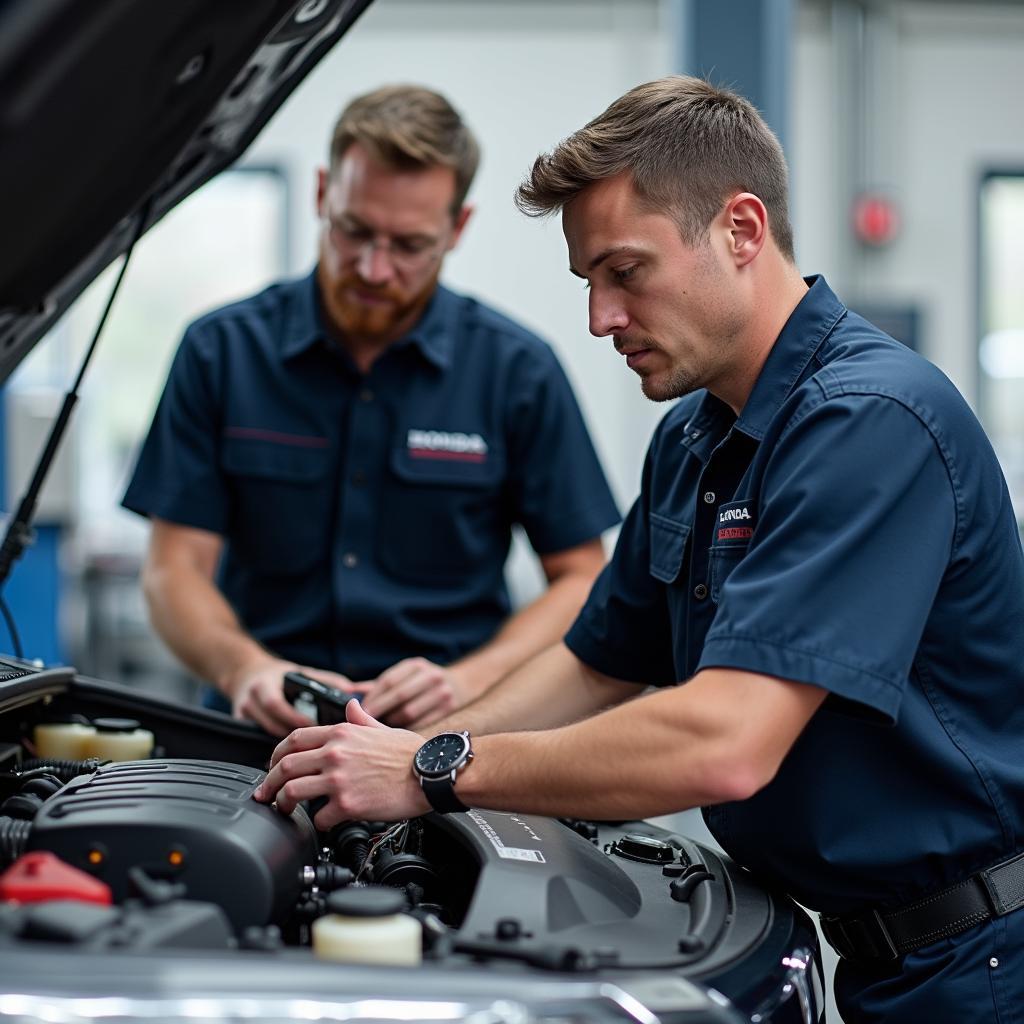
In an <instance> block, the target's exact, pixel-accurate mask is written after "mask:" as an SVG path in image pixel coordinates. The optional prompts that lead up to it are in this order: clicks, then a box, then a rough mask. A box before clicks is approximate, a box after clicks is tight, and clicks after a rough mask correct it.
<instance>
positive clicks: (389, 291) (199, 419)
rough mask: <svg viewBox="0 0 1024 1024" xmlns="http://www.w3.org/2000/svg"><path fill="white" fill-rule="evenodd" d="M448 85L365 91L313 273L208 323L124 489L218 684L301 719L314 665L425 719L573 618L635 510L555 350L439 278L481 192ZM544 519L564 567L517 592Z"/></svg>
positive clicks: (189, 636) (160, 575)
mask: <svg viewBox="0 0 1024 1024" xmlns="http://www.w3.org/2000/svg"><path fill="white" fill-rule="evenodd" d="M478 156H479V154H478V148H477V144H476V141H475V140H474V138H473V136H472V134H471V132H470V131H469V129H468V128H467V127H466V125H465V124H464V123H463V121H462V120H461V118H460V117H459V115H458V114H457V113H456V111H455V110H453V109H452V107H451V106H450V104H449V103H448V102H447V101H446V100H445V99H444V98H443V97H441V96H439V95H438V94H437V93H434V92H432V91H430V90H427V89H423V88H419V87H412V86H389V87H385V88H382V89H378V90H376V91H374V92H372V93H369V94H367V95H365V96H362V97H360V98H358V99H356V100H354V101H353V102H352V103H351V104H349V106H348V107H346V109H345V110H344V111H343V112H342V114H341V117H340V118H339V120H338V122H337V125H336V127H335V130H334V135H333V139H332V143H331V152H330V164H329V167H328V168H326V169H321V170H320V171H319V172H318V182H317V196H316V206H317V214H318V216H319V217H320V220H321V235H320V245H319V260H318V263H317V266H316V268H315V269H314V270H313V272H312V273H311V274H310V275H308V276H307V277H304V278H302V279H299V280H296V281H285V282H280V283H277V284H274V285H272V286H271V287H270V288H268V289H266V290H265V291H263V292H261V293H260V294H258V295H256V296H253V297H251V298H248V299H244V300H243V301H241V302H237V303H234V304H232V305H229V306H226V307H224V308H222V309H218V310H215V311H214V312H212V313H210V314H208V315H206V316H204V317H202V318H201V319H199V320H197V321H196V322H195V323H193V324H192V325H191V326H190V327H189V328H188V330H187V331H186V333H185V336H184V338H183V340H182V343H181V346H180V348H179V350H178V353H177V355H176V357H175V360H174V363H173V366H172V368H171V371H170V375H169V378H168V381H167V385H166V388H165V390H164V394H163V396H162V398H161V400H160V403H159V406H158V408H157V411H156V414H155V417H154V420H153V424H152V426H151V428H150V431H149V435H148V437H147V438H146V441H145V444H144V446H143V448H142V451H141V454H140V456H139V460H138V464H137V466H136V468H135V473H134V476H133V478H132V480H131V483H130V485H129V487H128V490H127V493H126V495H125V498H124V505H125V507H127V508H129V509H132V510H133V511H136V512H139V513H141V514H143V515H146V516H148V517H149V518H150V519H151V523H152V529H151V535H150V542H149V548H148V553H147V557H146V562H145V566H144V569H143V588H144V592H145V595H146V600H147V604H148V607H149V612H150V617H151V619H152V621H153V624H154V626H155V628H156V629H157V631H158V632H159V633H160V635H161V636H162V637H163V639H164V640H165V641H166V643H167V644H168V645H169V646H170V648H171V649H172V650H173V651H174V652H175V654H176V655H177V656H178V657H179V658H180V659H181V660H182V662H184V664H185V665H186V666H188V668H189V669H191V670H192V671H193V672H194V673H196V674H197V675H198V676H199V677H200V678H202V679H204V680H206V681H208V682H209V683H210V684H211V686H210V688H209V691H208V693H207V695H206V697H205V698H204V703H206V704H207V705H208V706H213V707H220V708H221V709H222V710H232V711H233V713H234V714H235V716H236V717H240V718H246V719H250V720H252V721H255V722H257V723H259V724H260V725H261V726H263V728H264V729H266V730H267V731H268V732H270V733H273V734H276V735H284V734H286V733H287V732H289V731H290V730H291V729H293V728H295V727H298V726H302V725H307V724H308V719H307V718H306V717H305V716H303V715H302V714H301V713H300V712H298V711H297V710H295V709H294V708H293V707H292V706H291V705H290V704H288V703H287V701H286V700H285V698H284V695H283V692H282V680H283V676H284V673H285V672H287V671H289V670H293V669H300V670H301V671H303V672H304V673H305V674H307V675H309V676H312V677H313V678H315V679H317V680H319V681H321V682H323V683H327V684H329V685H331V686H334V687H337V688H338V689H340V690H343V691H346V692H350V693H356V694H359V695H360V696H361V697H362V698H363V700H364V704H365V706H366V708H367V710H368V711H369V712H370V713H371V714H372V715H374V716H375V717H377V718H382V719H383V720H385V721H387V722H389V723H390V724H392V725H396V726H408V727H412V728H419V727H422V726H424V725H428V724H429V723H430V722H432V721H435V720H437V719H439V718H441V717H442V716H443V715H445V714H447V713H448V712H449V711H451V710H453V709H454V708H457V707H459V706H461V705H462V704H464V703H466V702H467V701H469V700H471V699H473V698H474V697H476V696H478V695H479V694H480V693H482V692H483V691H485V690H486V689H488V688H489V687H490V686H491V685H492V684H493V683H494V682H496V681H497V680H498V679H499V678H501V677H502V676H504V675H506V674H507V673H508V672H509V671H511V670H512V669H513V668H515V667H517V666H518V665H520V664H522V663H523V662H525V661H526V660H528V659H529V658H530V656H531V655H533V654H534V653H536V652H538V651H540V650H542V649H544V648H545V647H547V646H549V645H550V644H552V643H554V642H555V641H557V640H559V639H560V638H561V636H562V635H563V634H564V632H565V630H566V629H567V628H568V627H569V625H570V624H571V622H572V621H573V619H574V617H575V615H576V613H577V612H578V611H579V608H580V606H581V605H582V603H583V600H584V599H585V597H586V595H587V593H588V591H589V588H590V584H591V583H592V581H593V579H594V578H595V576H596V575H597V573H598V572H599V571H600V569H601V567H602V566H603V564H604V552H603V549H602V546H601V540H600V535H601V533H602V531H604V530H605V529H607V528H608V527H610V526H612V525H614V524H615V523H616V522H617V520H618V513H617V510H616V508H615V504H614V501H613V499H612V496H611V493H610V491H609V489H608V485H607V483H606V481H605V478H604V475H603V473H602V471H601V468H600V465H599V463H598V460H597V457H596V455H595V452H594V449H593V445H592V444H591V441H590V438H589V437H588V435H587V431H586V427H585V425H584V423H583V420H582V417H581V415H580V411H579V408H578V406H577V404H576V401H575V398H574V397H573V395H572V392H571V390H570V387H569V384H568V381H567V379H566V377H565V374H564V372H563V370H562V368H561V367H560V366H559V364H558V362H557V360H556V358H555V356H554V354H553V353H552V351H551V349H550V348H549V347H548V346H547V345H546V344H545V343H544V342H543V341H541V340H540V339H538V338H537V337H535V336H534V335H533V334H531V333H530V332H528V331H526V330H525V329H524V328H522V327H521V326H519V325H518V324H516V323H514V322H513V321H511V320H509V319H508V318H507V317H504V316H502V315H501V314H499V313H497V312H495V311H494V310H492V309H489V308H488V307H487V306H485V305H483V304H482V303H480V302H477V301H475V300H473V299H471V298H467V297H463V296H460V295H456V294H455V293H453V292H452V291H450V290H448V289H447V288H444V287H442V286H441V285H440V284H439V280H438V279H439V275H440V272H441V268H442V265H443V262H444V258H445V256H446V254H447V253H448V252H450V251H451V250H452V249H453V248H454V247H455V245H456V244H457V242H458V241H459V238H460V236H461V234H462V232H463V229H464V228H465V226H466V223H467V221H468V220H469V218H470V214H471V212H472V209H471V207H470V206H468V205H466V202H465V200H466V195H467V192H468V190H469V187H470V184H471V182H472V179H473V176H474V173H475V171H476V166H477V162H478ZM517 523H518V524H521V525H522V526H523V527H524V529H525V532H526V534H527V536H528V538H529V540H530V542H531V544H532V546H533V548H534V550H535V551H536V552H537V554H538V556H539V559H540V562H541V566H542V568H543V570H544V573H545V576H546V577H547V581H548V586H547V589H546V590H545V591H544V593H542V594H541V595H540V596H539V597H538V598H537V599H536V600H535V601H533V602H532V603H531V604H529V605H527V606H526V607H524V608H522V609H520V610H518V611H517V612H516V613H515V614H510V604H509V596H508V593H507V590H506V587H505V583H504V574H503V569H504V563H505V559H506V556H507V554H508V549H509V543H510V536H511V533H510V531H511V529H512V527H513V525H514V524H517Z"/></svg>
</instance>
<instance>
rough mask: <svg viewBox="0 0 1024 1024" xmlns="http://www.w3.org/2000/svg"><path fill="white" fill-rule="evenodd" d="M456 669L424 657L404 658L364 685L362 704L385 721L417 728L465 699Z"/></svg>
mask: <svg viewBox="0 0 1024 1024" xmlns="http://www.w3.org/2000/svg"><path fill="white" fill-rule="evenodd" d="M467 699H468V694H467V693H466V687H465V684H464V683H463V681H462V679H461V678H460V677H459V674H458V671H457V670H456V669H452V668H444V667H443V666H441V665H435V664H434V663H433V662H432V661H427V659H426V658H406V659H405V660H404V661H400V662H398V663H397V664H395V665H392V666H391V668H389V669H388V670H387V671H386V672H382V673H381V674H380V676H379V677H378V678H377V680H376V682H374V683H372V684H370V686H369V687H367V692H366V696H365V697H364V699H363V706H364V707H365V708H366V710H367V712H369V714H371V715H373V716H375V717H376V718H379V719H381V720H382V721H384V722H387V724H388V725H394V726H402V727H404V728H407V729H413V730H418V729H421V728H423V727H424V726H426V725H430V723H431V722H436V721H438V720H440V719H441V718H444V716H445V715H447V714H448V713H449V712H450V711H453V710H454V709H455V708H457V707H461V706H462V705H463V704H465V703H466V700H467Z"/></svg>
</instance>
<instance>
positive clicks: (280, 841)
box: [29, 760, 317, 932]
mask: <svg viewBox="0 0 1024 1024" xmlns="http://www.w3.org/2000/svg"><path fill="white" fill-rule="evenodd" d="M263 778H264V773H263V772H261V771H258V770H256V769H254V768H245V767H242V766H240V765H233V764H225V763H222V762H219V761H186V760H180V761H176V760H164V761H123V762H120V763H115V764H109V765H105V766H104V767H102V768H100V769H99V770H98V771H96V772H95V773H94V774H92V775H87V776H82V777H81V778H78V779H75V780H74V781H72V782H70V783H69V784H68V785H67V786H66V787H65V788H64V789H62V790H61V791H60V792H59V793H57V794H55V795H54V796H52V797H51V798H50V799H49V800H47V801H46V803H45V804H44V805H43V807H42V808H41V809H40V811H39V813H38V814H37V816H36V818H35V823H34V825H33V827H32V832H31V835H30V838H29V849H33V850H49V851H50V852H51V853H54V854H56V855H57V856H58V857H60V858H61V859H62V860H64V861H66V862H67V863H68V864H73V865H74V866H75V867H79V868H82V869H83V870H85V871H88V872H90V873H91V874H93V875H95V876H96V877H97V878H99V879H101V880H102V881H104V882H106V883H107V885H109V886H110V888H111V890H112V891H113V894H114V899H115V900H117V901H120V900H123V899H124V898H125V897H126V896H130V895H132V893H131V892H130V887H129V880H128V872H129V870H130V869H131V868H133V867H141V868H143V869H144V870H145V871H146V872H147V873H148V874H149V875H151V876H153V877H157V878H166V879H171V880H173V881H175V882H181V883H182V884H184V886H185V887H186V890H187V897H188V898H189V899H193V900H207V901H209V902H211V903H216V904H217V905H219V906H220V907H222V908H223V910H224V911H225V913H226V914H227V916H228V918H229V920H230V921H231V923H232V925H233V926H234V928H235V930H236V932H239V931H241V929H243V928H245V927H247V926H249V925H263V924H269V923H271V922H274V921H279V920H281V919H282V918H283V917H284V916H285V915H286V914H287V913H288V912H289V910H290V909H291V908H292V907H293V906H294V904H295V900H296V898H297V896H298V895H299V892H300V891H301V889H302V882H301V869H302V867H303V866H304V865H306V864H313V863H315V862H316V853H317V839H316V831H315V829H314V828H313V825H312V823H311V822H310V820H309V817H308V816H307V814H306V813H305V811H303V810H302V809H301V808H298V809H296V811H295V812H294V813H293V814H292V815H291V816H290V817H285V816H284V815H283V814H279V813H278V812H277V811H276V810H274V809H273V808H272V807H269V806H267V805H266V804H260V803H257V802H256V801H255V800H253V799H252V792H253V790H254V789H255V788H256V786H257V785H259V783H260V782H261V781H262V780H263Z"/></svg>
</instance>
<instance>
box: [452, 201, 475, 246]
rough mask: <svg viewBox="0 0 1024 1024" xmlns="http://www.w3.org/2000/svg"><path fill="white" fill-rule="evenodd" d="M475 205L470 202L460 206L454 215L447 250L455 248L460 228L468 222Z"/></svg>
mask: <svg viewBox="0 0 1024 1024" xmlns="http://www.w3.org/2000/svg"><path fill="white" fill-rule="evenodd" d="M475 209H476V207H475V206H474V205H473V204H472V203H467V204H466V205H465V206H463V207H462V209H461V210H459V212H458V213H457V214H456V215H455V225H454V228H453V230H452V240H451V243H450V244H449V245H448V249H449V251H451V250H452V249H454V248H455V246H456V245H457V244H458V242H459V238H461V237H462V229H463V228H464V227H465V226H466V224H467V223H468V222H469V218H470V217H472V216H473V211H474V210H475Z"/></svg>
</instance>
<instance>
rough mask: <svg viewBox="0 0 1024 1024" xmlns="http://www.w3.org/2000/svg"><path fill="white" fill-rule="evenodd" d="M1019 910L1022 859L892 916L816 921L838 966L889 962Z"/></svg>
mask: <svg viewBox="0 0 1024 1024" xmlns="http://www.w3.org/2000/svg"><path fill="white" fill-rule="evenodd" d="M1022 906H1024V853H1020V854H1017V855H1016V856H1015V857H1011V858H1010V859H1009V860H1004V861H1003V862H1002V863H1000V864H995V865H993V866H992V867H990V868H986V869H985V870H984V871H979V872H978V873H977V874H975V875H971V877H970V878H968V879H966V880H964V881H963V882H958V883H957V884H956V885H951V886H949V888H948V889H942V890H940V891H939V892H936V893H932V894H931V895H930V896H924V897H922V898H921V899H919V900H915V901H914V902H913V903H908V904H907V905H906V906H905V907H897V908H896V909H895V910H869V911H867V912H865V913H861V914H847V915H843V916H838V917H835V916H831V915H827V914H822V915H821V931H822V934H824V936H825V938H826V939H828V942H829V945H831V946H832V948H833V949H834V950H835V951H836V952H837V953H838V954H839V955H840V956H841V957H843V959H844V960H860V961H864V960H895V959H897V958H898V957H901V956H904V955H906V954H907V953H909V952H911V951H912V950H915V949H920V948H921V947H922V946H927V945H929V944H930V943H932V942H938V940H939V939H945V938H948V937H949V936H950V935H957V934H959V933H960V932H965V931H967V929H968V928H973V927H974V926H975V925H978V924H981V923H982V922H983V921H988V920H989V919H990V918H993V917H1002V916H1003V915H1004V914H1009V913H1011V912H1012V911H1014V910H1017V909H1018V908H1020V907H1022Z"/></svg>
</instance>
